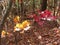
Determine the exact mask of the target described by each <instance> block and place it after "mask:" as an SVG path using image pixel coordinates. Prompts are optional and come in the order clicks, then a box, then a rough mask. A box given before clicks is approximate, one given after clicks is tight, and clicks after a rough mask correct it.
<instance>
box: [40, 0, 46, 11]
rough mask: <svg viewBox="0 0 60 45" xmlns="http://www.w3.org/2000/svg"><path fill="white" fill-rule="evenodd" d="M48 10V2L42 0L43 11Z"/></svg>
mask: <svg viewBox="0 0 60 45" xmlns="http://www.w3.org/2000/svg"><path fill="white" fill-rule="evenodd" d="M46 8H47V0H42V4H41V11H44V10H46Z"/></svg>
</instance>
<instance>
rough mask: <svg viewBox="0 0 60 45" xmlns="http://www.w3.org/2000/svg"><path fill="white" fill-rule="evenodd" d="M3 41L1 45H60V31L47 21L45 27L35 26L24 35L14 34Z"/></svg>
mask: <svg viewBox="0 0 60 45" xmlns="http://www.w3.org/2000/svg"><path fill="white" fill-rule="evenodd" d="M1 40H2V42H1V45H60V29H58V28H57V25H56V24H55V22H49V21H46V23H45V24H44V26H43V27H41V26H39V25H38V24H33V25H32V27H31V28H30V29H29V30H27V31H25V32H24V33H22V34H21V33H19V32H12V33H11V34H10V35H7V36H6V37H5V38H2V39H1Z"/></svg>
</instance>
